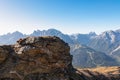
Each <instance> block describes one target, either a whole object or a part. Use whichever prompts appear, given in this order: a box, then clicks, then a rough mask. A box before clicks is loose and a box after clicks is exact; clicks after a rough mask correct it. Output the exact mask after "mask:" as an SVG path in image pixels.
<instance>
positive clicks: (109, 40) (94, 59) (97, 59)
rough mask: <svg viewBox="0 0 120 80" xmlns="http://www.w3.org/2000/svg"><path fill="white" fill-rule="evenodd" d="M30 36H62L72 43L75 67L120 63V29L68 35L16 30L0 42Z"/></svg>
mask: <svg viewBox="0 0 120 80" xmlns="http://www.w3.org/2000/svg"><path fill="white" fill-rule="evenodd" d="M28 36H58V37H60V38H61V39H63V40H64V41H65V42H67V43H68V44H69V45H70V47H71V54H72V55H73V65H74V66H75V67H96V66H114V65H120V30H116V31H112V30H111V31H105V32H103V33H101V34H100V35H97V34H96V33H94V32H90V33H89V34H72V35H68V34H63V33H62V32H60V31H59V30H56V29H48V30H42V31H40V30H36V31H34V32H33V33H31V34H29V35H26V34H22V33H21V32H18V31H16V32H13V33H8V34H5V35H1V36H0V44H1V45H6V44H13V43H15V42H16V41H17V40H18V39H19V38H24V37H28Z"/></svg>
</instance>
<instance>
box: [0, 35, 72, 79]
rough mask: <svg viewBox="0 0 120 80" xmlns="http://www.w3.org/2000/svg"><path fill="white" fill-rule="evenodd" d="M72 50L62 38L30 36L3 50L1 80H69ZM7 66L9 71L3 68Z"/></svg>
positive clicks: (0, 55)
mask: <svg viewBox="0 0 120 80" xmlns="http://www.w3.org/2000/svg"><path fill="white" fill-rule="evenodd" d="M69 51H70V47H69V46H68V44H67V43H65V42H64V41H63V40H61V39H59V38H58V37H50V36H48V37H27V38H24V39H19V40H18V41H17V43H16V44H15V45H11V46H1V47H0V64H1V66H0V67H1V73H0V74H1V78H6V77H8V78H14V79H18V78H20V79H25V80H26V79H27V80H29V78H31V79H32V80H33V79H35V80H40V79H41V80H42V79H44V78H45V79H47V80H65V79H67V80H69V78H70V77H69V74H70V73H71V72H72V71H74V69H73V67H72V56H71V55H70V53H69ZM3 67H4V68H5V69H3Z"/></svg>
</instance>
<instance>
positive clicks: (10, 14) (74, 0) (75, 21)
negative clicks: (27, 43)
mask: <svg viewBox="0 0 120 80" xmlns="http://www.w3.org/2000/svg"><path fill="white" fill-rule="evenodd" d="M50 28H54V29H57V30H60V31H61V32H63V33H65V34H72V33H89V32H96V33H97V34H99V33H101V32H104V31H106V30H117V29H120V0H0V35H2V34H6V33H8V32H14V31H20V32H22V33H24V34H30V33H32V32H33V31H34V30H37V29H39V30H47V29H50Z"/></svg>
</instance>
